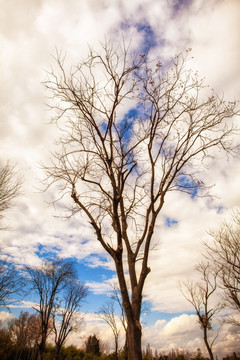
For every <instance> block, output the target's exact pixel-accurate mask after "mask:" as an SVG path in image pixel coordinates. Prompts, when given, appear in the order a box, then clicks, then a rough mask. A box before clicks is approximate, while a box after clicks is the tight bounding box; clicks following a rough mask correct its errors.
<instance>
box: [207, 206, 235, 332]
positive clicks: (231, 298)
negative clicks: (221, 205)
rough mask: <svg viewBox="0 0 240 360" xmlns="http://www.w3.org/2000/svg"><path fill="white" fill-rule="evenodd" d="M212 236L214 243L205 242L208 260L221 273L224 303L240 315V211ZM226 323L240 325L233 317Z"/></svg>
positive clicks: (228, 318) (212, 233)
mask: <svg viewBox="0 0 240 360" xmlns="http://www.w3.org/2000/svg"><path fill="white" fill-rule="evenodd" d="M210 234H211V236H212V240H213V241H212V242H210V241H209V242H205V248H206V251H207V257H208V259H209V260H211V261H212V263H213V266H215V268H217V269H218V271H219V279H220V286H221V288H222V289H223V290H224V296H223V301H224V303H225V304H226V306H228V307H230V308H231V309H234V310H237V311H238V313H239V314H240V210H237V211H236V212H235V213H234V215H233V221H232V222H229V223H227V222H226V223H225V224H224V225H223V226H222V227H221V228H220V229H219V230H217V231H211V233H210ZM224 321H225V322H228V323H230V324H233V325H238V326H239V325H240V322H239V320H237V319H236V318H235V317H233V316H229V317H227V318H225V319H224Z"/></svg>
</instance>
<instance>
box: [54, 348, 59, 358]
mask: <svg viewBox="0 0 240 360" xmlns="http://www.w3.org/2000/svg"><path fill="white" fill-rule="evenodd" d="M59 358H60V348H59V347H58V346H56V348H55V355H54V360H59Z"/></svg>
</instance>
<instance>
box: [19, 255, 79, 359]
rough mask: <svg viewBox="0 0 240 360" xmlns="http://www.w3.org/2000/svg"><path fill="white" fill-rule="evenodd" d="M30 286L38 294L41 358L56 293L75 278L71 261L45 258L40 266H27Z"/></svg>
mask: <svg viewBox="0 0 240 360" xmlns="http://www.w3.org/2000/svg"><path fill="white" fill-rule="evenodd" d="M26 270H27V274H28V276H29V281H30V288H31V290H32V291H34V292H35V293H36V294H37V295H38V296H39V305H38V306H37V307H36V308H35V310H36V311H37V312H38V313H39V316H40V319H41V337H40V340H39V342H38V343H37V345H38V350H39V355H38V357H39V359H40V360H42V359H43V354H44V351H45V348H46V340H47V337H48V335H49V332H50V330H52V311H53V309H54V306H55V300H56V297H57V295H58V294H59V293H60V292H61V291H62V290H63V289H64V288H66V286H67V283H68V282H69V281H70V280H75V278H76V272H75V270H74V268H73V263H72V262H65V261H64V260H61V259H55V260H45V261H44V262H43V264H42V266H41V267H38V268H31V267H27V268H26Z"/></svg>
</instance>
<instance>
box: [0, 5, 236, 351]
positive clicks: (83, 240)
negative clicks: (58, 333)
mask: <svg viewBox="0 0 240 360" xmlns="http://www.w3.org/2000/svg"><path fill="white" fill-rule="evenodd" d="M0 9H1V11H0V78H1V81H0V160H1V161H6V160H10V161H12V162H13V163H15V164H16V167H17V169H19V172H20V173H21V174H22V176H23V179H24V182H23V186H22V195H21V196H20V197H19V198H18V199H17V200H16V203H15V206H14V207H13V208H12V209H11V211H10V212H9V213H8V214H7V217H6V220H7V222H8V224H9V225H10V226H11V230H9V231H2V232H1V234H0V235H1V236H0V242H1V247H3V248H4V250H5V251H6V252H7V253H8V254H10V255H11V256H12V257H13V259H14V261H15V262H16V263H18V264H22V265H30V266H34V265H38V264H40V263H41V259H42V258H44V257H45V256H46V255H49V254H53V255H55V254H56V255H59V256H62V257H64V258H72V257H75V259H76V260H77V267H78V271H79V276H80V279H81V280H82V281H84V282H85V283H86V285H87V286H88V288H89V296H88V298H87V301H86V304H85V305H84V307H83V312H84V313H85V319H86V326H85V328H84V329H83V330H82V332H81V334H73V335H72V338H71V341H73V342H75V343H76V344H79V343H81V341H82V339H83V338H84V337H86V336H87V335H88V334H92V333H93V332H95V333H96V334H97V335H98V336H99V337H101V339H102V340H103V341H105V342H109V344H111V343H113V338H112V334H111V330H110V329H109V328H108V327H107V325H105V324H103V323H101V322H100V321H99V320H98V319H97V318H96V315H95V312H96V311H98V309H99V308H100V307H101V305H102V304H103V303H104V302H105V301H106V298H107V293H108V291H109V290H110V283H111V281H113V280H114V278H115V272H114V267H113V265H112V263H111V261H109V259H106V256H105V253H104V251H103V249H102V248H101V247H100V245H99V243H98V242H97V241H96V239H95V237H94V233H93V231H92V229H91V227H90V225H89V224H88V223H86V222H83V220H82V219H81V218H80V217H75V218H72V219H71V220H69V221H63V220H62V219H61V218H60V215H61V213H60V211H59V209H58V208H54V207H52V206H50V205H48V202H49V201H50V200H51V199H52V198H53V196H54V195H53V194H52V193H51V192H46V193H42V192H41V191H40V189H41V187H42V186H41V180H42V179H43V177H44V174H43V171H42V169H41V166H40V163H41V162H44V161H47V159H48V158H49V151H51V149H52V148H53V144H54V139H55V136H56V129H55V128H54V127H52V126H50V125H49V120H50V114H49V111H48V109H47V106H46V103H47V94H46V91H45V89H44V86H43V84H42V82H43V81H44V80H45V76H46V70H49V69H50V65H51V64H53V62H54V61H53V56H54V55H55V54H56V49H58V50H61V51H62V52H63V53H65V52H66V53H67V61H68V62H69V64H76V63H77V62H78V60H79V59H80V58H83V57H85V56H86V55H87V53H88V46H91V47H93V48H96V49H98V48H99V43H100V42H101V41H104V39H109V40H111V41H113V42H114V43H115V44H118V42H119V41H120V39H121V37H122V36H124V38H125V40H126V41H131V43H132V44H133V45H134V46H136V47H137V46H140V45H141V46H142V50H144V47H146V46H150V47H152V48H153V49H154V50H153V52H154V54H155V55H156V56H159V57H160V58H161V59H162V60H163V61H168V60H169V59H170V58H171V57H172V56H174V55H175V54H177V53H179V52H181V51H185V50H186V49H188V48H192V54H193V57H194V58H193V59H192V60H191V65H192V68H193V69H194V70H198V71H199V74H200V76H201V77H204V78H205V79H206V83H207V84H209V86H210V87H211V88H214V90H215V91H216V92H217V93H218V94H219V95H220V96H222V95H224V97H225V99H226V100H232V99H236V100H238V99H239V98H240V66H239V63H240V61H239V59H240V46H239V44H240V27H239V23H240V2H239V0H208V1H205V0H192V1H191V0H185V1H184V0H141V1H140V0H131V1H129V0H80V1H79V0H68V1H64V0H58V1H56V0H55V1H54V0H34V1H32V0H22V1H21V2H20V1H17V0H15V1H14V0H9V1H5V0H0ZM239 175H240V162H239V157H235V158H231V159H229V161H227V160H226V159H225V158H219V159H216V160H214V161H213V162H212V163H211V167H210V168H209V169H208V171H207V176H208V178H209V181H210V182H211V183H212V184H215V186H214V187H213V188H212V192H213V194H214V195H215V196H216V197H215V198H214V199H213V200H210V199H207V198H197V197H195V198H190V197H187V196H186V195H184V194H182V193H179V194H177V193H175V194H171V195H169V196H168V197H167V199H166V204H165V206H164V208H163V212H162V214H161V217H160V218H159V221H158V223H157V226H156V230H155V235H154V236H155V240H157V242H158V243H159V245H158V247H157V248H156V249H154V251H152V252H151V256H150V264H151V273H150V275H149V277H148V280H147V283H146V286H145V291H144V299H145V300H146V301H147V302H148V303H149V304H150V307H151V311H150V312H148V313H146V314H143V324H144V330H143V344H144V345H146V344H147V343H150V345H151V347H153V348H157V349H159V350H161V351H168V350H171V349H172V348H184V349H188V350H189V351H192V350H196V349H197V348H198V347H200V348H202V349H203V350H204V346H203V341H202V339H201V330H200V329H199V327H198V325H197V322H196V318H195V315H194V313H193V311H192V308H191V305H190V304H188V302H187V301H186V300H185V299H184V297H183V296H182V294H181V293H180V291H179V289H178V283H179V281H183V280H184V279H185V278H186V276H187V275H189V274H193V272H194V266H195V265H196V264H197V263H198V262H199V261H200V260H201V253H202V251H203V247H202V241H203V240H204V239H206V238H207V237H208V234H207V232H208V230H209V229H211V228H217V227H218V226H219V225H220V224H221V222H222V221H223V220H224V219H229V218H230V217H231V214H232V211H233V210H234V209H235V208H237V207H238V206H239V205H240V187H239ZM168 218H170V219H174V220H176V221H175V222H174V223H173V224H171V226H169V223H168V221H167V219H168ZM193 276H194V275H193ZM31 301H32V299H29V301H24V303H22V304H21V308H19V307H14V308H12V312H11V313H10V314H9V313H7V312H6V311H5V310H4V309H3V311H2V312H1V313H0V317H1V318H2V319H3V320H7V319H8V318H11V317H13V316H15V315H16V314H18V313H19V311H20V310H21V309H22V308H24V309H31ZM220 340H221V341H220ZM239 340H240V336H239V334H237V333H236V329H235V328H233V327H231V326H225V327H224V328H223V329H222V332H221V336H220V338H219V342H218V343H216V345H215V351H216V352H217V353H218V354H224V353H230V352H231V351H233V350H234V349H235V347H236V343H237V342H238V343H239Z"/></svg>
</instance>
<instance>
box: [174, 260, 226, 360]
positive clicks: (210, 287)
mask: <svg viewBox="0 0 240 360" xmlns="http://www.w3.org/2000/svg"><path fill="white" fill-rule="evenodd" d="M196 270H197V271H198V272H199V273H200V275H201V280H200V281H194V280H192V279H190V278H188V279H187V280H186V281H185V282H183V283H182V284H180V290H181V292H182V294H183V296H184V297H185V298H186V299H187V300H188V301H189V302H190V303H191V304H192V305H193V307H194V309H195V311H196V315H197V317H198V322H199V324H200V327H201V329H202V330H203V339H204V343H205V345H206V348H207V351H208V354H209V357H210V360H213V359H214V357H213V352H212V347H213V343H214V341H215V340H216V339H217V337H218V331H217V334H216V336H215V337H214V338H213V340H212V341H211V342H210V341H209V336H208V331H210V330H213V328H212V320H213V318H214V315H216V314H218V313H219V311H221V310H222V308H223V306H222V304H220V303H217V304H215V305H212V301H211V300H212V296H213V294H214V293H215V291H216V289H217V276H218V272H216V271H215V270H214V269H213V267H211V265H210V264H209V263H203V262H202V263H200V264H199V265H197V266H196Z"/></svg>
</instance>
